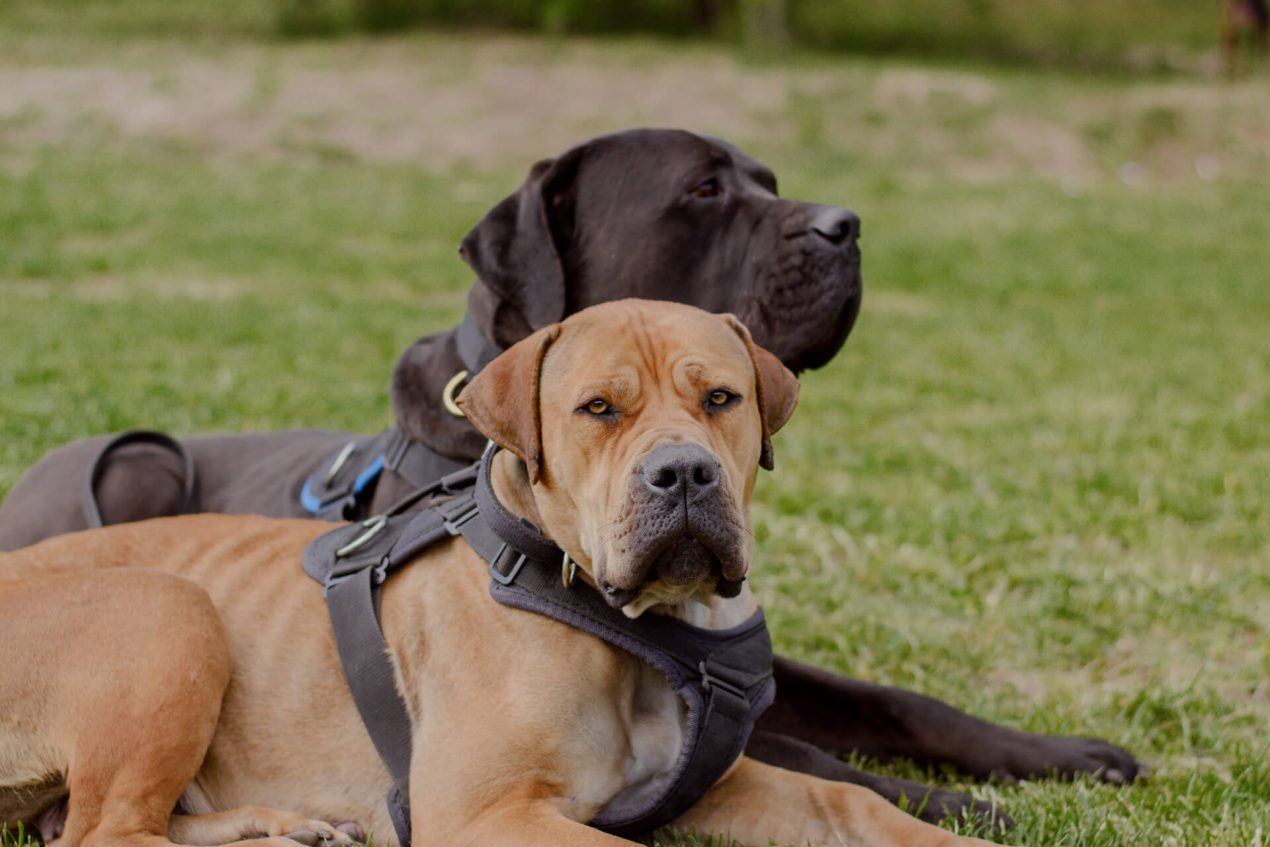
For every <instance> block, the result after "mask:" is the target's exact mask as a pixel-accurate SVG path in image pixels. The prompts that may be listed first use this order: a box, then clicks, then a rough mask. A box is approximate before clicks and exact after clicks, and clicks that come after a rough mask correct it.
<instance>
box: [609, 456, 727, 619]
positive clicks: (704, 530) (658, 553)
mask: <svg viewBox="0 0 1270 847" xmlns="http://www.w3.org/2000/svg"><path fill="white" fill-rule="evenodd" d="M734 507H735V504H734V503H733V500H732V496H731V492H730V491H729V486H728V484H727V478H726V477H725V475H724V473H723V468H722V467H721V466H720V465H719V461H718V460H717V459H716V458H715V457H714V456H713V455H711V454H710V452H709V451H708V450H706V449H705V448H704V447H701V446H699V445H696V444H665V445H662V446H660V447H656V448H654V449H653V450H651V451H650V452H649V453H648V454H647V455H646V456H645V457H644V459H643V461H641V462H640V464H639V467H638V469H637V472H636V473H635V474H634V475H633V476H632V479H631V482H630V486H629V489H628V500H627V509H626V510H625V517H624V519H622V520H620V521H619V527H618V536H619V537H620V538H621V539H622V541H623V543H622V544H621V545H620V553H621V554H622V555H621V560H622V562H623V566H622V567H621V569H620V572H614V573H611V574H605V575H604V576H603V577H602V579H601V581H600V589H601V590H602V591H603V593H604V598H605V600H606V601H607V602H608V604H609V605H610V606H612V607H614V608H621V607H623V606H625V605H626V604H628V603H630V602H631V601H632V600H634V599H635V598H636V597H637V596H639V594H640V592H641V591H642V589H643V588H644V587H645V586H647V585H649V584H651V583H653V582H660V583H661V584H663V585H664V586H666V587H668V588H672V589H674V588H682V589H685V590H691V589H692V588H693V587H695V586H704V585H706V584H707V583H709V582H710V581H712V580H713V581H714V590H715V592H716V593H718V594H720V595H721V596H724V597H735V596H736V595H737V594H738V593H739V592H740V590H741V583H742V582H744V580H745V571H746V567H747V562H746V556H745V545H744V540H743V539H744V535H745V533H744V529H743V528H742V526H741V524H740V521H739V519H738V518H737V516H736V514H735V508H734Z"/></svg>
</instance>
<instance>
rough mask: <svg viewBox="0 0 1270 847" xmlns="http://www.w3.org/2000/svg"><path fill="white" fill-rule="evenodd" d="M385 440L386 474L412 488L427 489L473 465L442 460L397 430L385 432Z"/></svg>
mask: <svg viewBox="0 0 1270 847" xmlns="http://www.w3.org/2000/svg"><path fill="white" fill-rule="evenodd" d="M384 437H385V443H384V446H383V448H382V449H383V453H382V455H383V459H384V470H386V471H389V472H391V473H394V474H396V475H397V476H399V477H401V478H402V479H404V480H405V481H406V482H408V483H410V485H411V487H413V488H426V487H428V486H429V485H432V484H433V483H434V482H436V481H437V480H438V479H440V478H441V477H443V476H446V475H447V474H452V473H454V472H455V471H459V470H462V469H463V468H466V467H468V466H469V465H470V464H471V462H468V461H461V460H459V459H451V458H450V457H449V456H442V455H441V454H440V453H438V452H436V451H435V450H433V449H432V448H431V447H429V446H428V445H426V444H423V443H421V442H419V441H412V440H411V439H410V438H408V437H407V436H406V434H405V433H404V432H402V431H401V430H400V429H398V428H397V427H393V428H391V429H389V430H388V431H387V432H385V433H384Z"/></svg>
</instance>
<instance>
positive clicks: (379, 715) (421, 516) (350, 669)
mask: <svg viewBox="0 0 1270 847" xmlns="http://www.w3.org/2000/svg"><path fill="white" fill-rule="evenodd" d="M475 478H476V466H475V465H473V466H471V467H467V468H463V469H461V470H460V471H458V472H456V473H452V474H449V475H447V476H445V477H443V478H442V479H440V480H438V481H436V482H434V483H433V484H432V485H430V486H428V487H427V488H424V489H421V490H419V491H416V492H414V493H413V494H411V495H410V496H409V497H407V498H406V499H404V500H402V501H401V502H399V503H397V504H396V505H395V506H393V508H392V509H390V510H389V511H388V513H386V514H384V515H381V516H377V517H374V518H371V519H369V520H366V521H362V522H360V523H356V524H352V525H350V526H348V527H345V528H342V529H340V530H336V531H335V532H334V533H328V534H327V535H324V536H322V537H321V538H319V539H318V541H317V542H315V543H314V546H312V547H310V548H309V549H306V550H305V554H304V560H303V565H304V569H305V571H306V572H307V573H308V574H309V575H310V576H314V577H316V578H318V579H320V580H321V581H322V582H323V584H324V586H325V594H326V608H327V612H328V614H329V615H330V617H331V629H332V631H333V632H334V634H335V646H336V649H337V650H338V651H339V656H340V665H341V666H342V667H343V668H344V676H345V678H346V679H347V680H348V687H349V691H350V692H351V693H352V695H353V702H354V703H355V704H356V705H357V713H358V714H359V715H360V716H361V719H362V725H363V726H364V727H365V728H366V732H367V734H368V735H369V736H370V740H371V742H372V743H373V744H374V745H375V751H376V752H377V753H378V754H379V758H380V759H381V760H382V761H383V763H384V767H385V768H387V770H388V773H389V775H390V776H391V777H392V781H393V787H392V789H391V790H390V791H389V792H388V796H387V798H386V800H387V803H388V809H389V813H390V817H391V818H392V821H393V827H394V828H395V829H396V830H397V838H398V841H399V842H400V843H401V844H402V845H409V844H410V810H409V797H410V793H409V785H410V756H411V747H412V745H411V738H410V737H411V722H410V714H409V712H408V710H407V707H406V703H405V701H404V700H402V698H401V694H400V692H399V691H398V689H397V678H396V668H395V666H394V665H393V662H392V658H391V656H392V653H391V651H390V650H389V648H388V644H387V642H386V641H385V640H384V633H383V628H382V626H381V624H380V618H379V605H380V602H379V601H380V590H381V587H382V586H383V584H384V580H386V579H387V578H388V574H389V573H391V572H392V571H394V570H396V569H397V568H398V567H401V566H402V565H404V564H406V563H408V562H409V561H410V560H411V559H412V558H414V556H415V555H417V554H418V553H419V552H420V551H422V550H424V549H426V548H428V547H430V546H432V545H433V544H435V543H436V542H437V541H439V540H441V539H442V538H446V537H448V536H449V535H450V534H451V532H450V531H449V529H448V527H447V525H446V521H445V519H444V517H443V516H442V513H441V512H439V511H436V510H433V509H427V510H424V511H421V512H417V513H415V514H414V515H413V517H412V518H411V519H410V522H409V523H407V524H406V525H405V527H404V528H403V529H402V530H401V532H400V534H399V535H398V536H397V537H396V539H395V540H394V541H393V542H392V545H391V546H390V547H389V548H388V551H387V552H382V546H380V547H378V548H377V547H376V545H375V543H374V542H375V541H376V539H377V537H378V536H379V534H380V533H381V532H383V531H384V529H385V528H386V527H387V526H388V521H389V519H390V518H397V519H398V520H404V518H401V517H399V516H401V515H403V513H405V512H407V511H408V510H409V509H410V508H411V507H412V506H414V505H415V504H416V503H418V502H419V501H420V500H422V499H424V498H426V497H437V496H445V495H449V494H453V493H455V492H458V491H464V490H467V489H470V487H471V485H472V481H473V480H474V479H475ZM457 499H458V500H460V501H463V500H470V499H471V498H470V495H468V496H466V497H459V498H457ZM332 547H334V549H331V548H332ZM332 562H333V563H332Z"/></svg>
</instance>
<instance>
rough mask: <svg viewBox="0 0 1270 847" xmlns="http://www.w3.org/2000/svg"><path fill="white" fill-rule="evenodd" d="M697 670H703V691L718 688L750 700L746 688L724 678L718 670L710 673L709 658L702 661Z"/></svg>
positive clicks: (744, 699)
mask: <svg viewBox="0 0 1270 847" xmlns="http://www.w3.org/2000/svg"><path fill="white" fill-rule="evenodd" d="M697 670H699V671H701V688H702V690H703V691H706V692H709V691H710V689H712V688H717V689H719V690H720V691H724V692H727V693H728V694H731V695H732V696H733V697H736V698H738V699H740V700H743V701H746V702H748V701H749V695H748V694H747V693H746V691H745V689H744V688H742V687H741V686H739V685H736V684H734V683H732V682H730V681H728V680H727V679H724V678H723V677H722V676H720V675H718V671H717V670H716V671H715V673H714V674H711V673H710V665H709V660H708V659H707V660H705V661H702V662H700V663H699V664H698V665H697Z"/></svg>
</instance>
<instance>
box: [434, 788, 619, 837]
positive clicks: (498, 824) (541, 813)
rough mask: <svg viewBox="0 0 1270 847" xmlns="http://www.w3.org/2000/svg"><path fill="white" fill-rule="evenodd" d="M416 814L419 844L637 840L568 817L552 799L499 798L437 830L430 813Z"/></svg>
mask: <svg viewBox="0 0 1270 847" xmlns="http://www.w3.org/2000/svg"><path fill="white" fill-rule="evenodd" d="M411 805H412V806H413V801H412V804H411ZM413 818H414V824H413V828H414V839H413V840H414V844H415V845H416V847H440V845H445V847H631V845H632V844H633V842H631V841H627V840H626V839H623V838H617V837H616V836H613V835H608V834H607V833H604V832H601V831H600V830H598V829H593V828H591V827H589V826H587V825H586V824H582V823H578V822H577V821H574V820H570V819H569V818H566V817H565V816H564V815H563V814H561V813H560V810H559V809H557V808H556V807H555V805H554V803H552V802H551V801H550V800H519V799H508V800H506V801H503V802H497V803H495V804H494V805H493V806H491V807H489V808H487V809H485V810H483V811H481V812H480V813H479V814H478V815H476V816H475V817H473V818H472V819H470V820H468V821H467V822H466V823H465V824H463V825H461V826H460V827H459V828H458V829H457V830H454V831H451V832H440V831H437V829H436V828H435V827H433V826H431V825H430V823H429V821H428V820H427V815H426V814H425V815H417V814H416V815H414V816H413Z"/></svg>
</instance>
